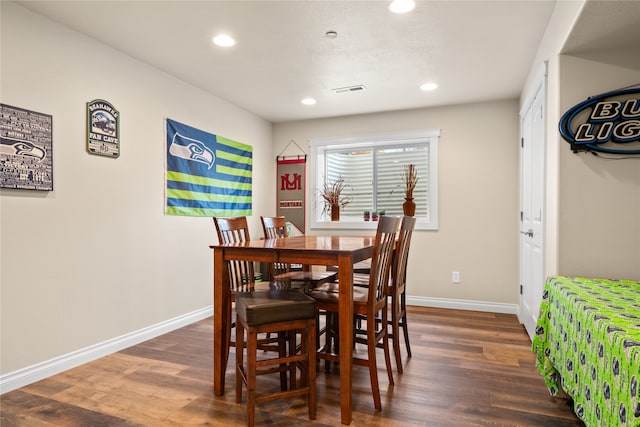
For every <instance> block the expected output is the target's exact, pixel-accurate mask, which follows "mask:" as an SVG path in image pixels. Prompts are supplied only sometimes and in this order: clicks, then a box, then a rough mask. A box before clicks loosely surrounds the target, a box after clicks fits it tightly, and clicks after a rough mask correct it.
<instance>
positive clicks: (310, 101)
mask: <svg viewBox="0 0 640 427" xmlns="http://www.w3.org/2000/svg"><path fill="white" fill-rule="evenodd" d="M300 102H302V103H303V104H304V105H313V104H315V103H316V100H315V99H313V98H305V99H303V100H302V101H300Z"/></svg>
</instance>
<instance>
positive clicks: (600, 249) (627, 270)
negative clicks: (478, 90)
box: [522, 0, 640, 280]
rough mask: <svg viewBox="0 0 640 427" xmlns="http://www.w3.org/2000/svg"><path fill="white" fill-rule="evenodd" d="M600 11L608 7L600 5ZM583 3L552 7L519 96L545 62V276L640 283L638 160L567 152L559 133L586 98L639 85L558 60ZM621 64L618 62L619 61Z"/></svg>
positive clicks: (601, 69) (612, 69)
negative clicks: (565, 116) (565, 118)
mask: <svg viewBox="0 0 640 427" xmlns="http://www.w3.org/2000/svg"><path fill="white" fill-rule="evenodd" d="M602 7H606V6H602ZM584 8H585V2H584V1H582V0H581V1H575V2H558V3H557V4H556V7H555V10H554V13H553V16H552V18H551V20H550V22H549V25H548V27H547V31H546V33H545V36H544V38H543V39H542V41H541V43H540V46H539V48H538V53H537V55H536V58H535V60H534V62H533V67H532V69H531V72H530V74H529V77H528V79H527V83H526V85H525V88H524V89H523V92H522V95H523V97H524V96H526V94H527V93H528V90H529V88H530V87H531V85H532V84H533V82H534V81H535V75H536V73H537V71H538V69H539V67H540V66H541V64H542V63H543V62H545V61H546V62H547V63H548V67H547V69H548V79H547V147H546V173H545V181H546V199H545V206H546V209H545V211H546V224H545V228H546V230H545V252H546V253H545V255H546V256H545V273H546V275H553V274H565V275H581V276H600V277H618V278H620V277H623V278H627V279H635V280H640V225H639V224H640V201H639V198H640V164H639V162H640V159H639V158H638V157H637V156H636V157H635V158H634V159H628V160H616V161H612V160H605V159H600V158H596V157H594V156H592V155H591V154H586V153H581V154H573V153H572V152H571V150H570V148H569V144H568V143H567V142H565V141H564V140H563V139H562V137H561V136H560V133H559V132H558V122H559V121H560V117H561V116H562V114H563V113H564V112H565V111H566V110H567V109H569V108H571V107H572V106H573V105H575V104H577V103H578V102H581V101H583V100H585V99H586V98H587V97H589V96H591V95H596V94H599V93H604V92H608V91H611V90H615V89H617V88H621V87H625V86H628V85H632V84H636V83H638V76H639V72H638V70H634V69H628V68H623V67H617V66H614V65H610V64H608V62H611V61H613V62H621V61H619V60H618V59H620V58H616V56H615V55H616V54H617V55H622V56H625V55H635V52H633V51H628V52H624V51H619V52H610V51H607V52H602V55H601V56H602V57H603V58H604V57H606V58H607V60H606V61H605V60H603V61H597V60H596V59H593V58H598V56H599V55H598V52H590V54H589V56H590V57H591V58H592V59H591V60H586V59H581V58H578V57H571V56H565V55H561V53H560V52H561V51H562V49H563V46H564V44H565V41H566V40H567V38H568V36H569V34H570V33H571V30H572V28H573V27H574V25H575V23H576V21H577V20H578V17H579V16H580V14H581V13H583V10H584ZM624 62H625V61H622V63H624Z"/></svg>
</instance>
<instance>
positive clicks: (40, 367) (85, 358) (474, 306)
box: [0, 296, 519, 394]
mask: <svg viewBox="0 0 640 427" xmlns="http://www.w3.org/2000/svg"><path fill="white" fill-rule="evenodd" d="M407 305H415V306H420V307H438V308H452V309H458V310H473V311H486V312H490V313H506V314H515V315H519V307H518V305H517V304H505V303H496V302H486V301H471V300H456V299H447V298H427V297H413V296H407ZM210 316H213V306H209V307H205V308H202V309H200V310H196V311H193V312H191V313H187V314H184V315H182V316H178V317H175V318H173V319H169V320H166V321H164V322H160V323H157V324H155V325H151V326H148V327H146V328H143V329H140V330H137V331H133V332H131V333H128V334H125V335H122V336H120V337H116V338H113V339H110V340H107V341H104V342H102V343H98V344H95V345H92V346H89V347H86V348H83V349H80V350H77V351H74V352H71V353H68V354H65V355H62V356H59V357H55V358H53V359H50V360H46V361H44V362H41V363H37V364H35V365H32V366H27V367H26V368H22V369H19V370H17V371H14V372H10V373H8V374H5V375H2V376H0V394H2V393H7V392H9V391H12V390H15V389H18V388H20V387H24V386H26V385H29V384H32V383H34V382H36V381H40V380H42V379H44V378H48V377H50V376H52V375H55V374H59V373H60V372H63V371H66V370H68V369H71V368H75V367H76V366H80V365H82V364H84V363H87V362H91V361H92V360H96V359H99V358H100V357H103V356H107V355H109V354H111V353H115V352H117V351H120V350H122V349H125V348H127V347H131V346H132V345H136V344H139V343H141V342H144V341H146V340H149V339H151V338H155V337H157V336H159V335H162V334H166V333H167V332H171V331H173V330H175V329H178V328H181V327H183V326H187V325H189V324H191V323H194V322H197V321H199V320H202V319H206V318H207V317H210Z"/></svg>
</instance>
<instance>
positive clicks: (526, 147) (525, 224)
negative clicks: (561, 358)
mask: <svg viewBox="0 0 640 427" xmlns="http://www.w3.org/2000/svg"><path fill="white" fill-rule="evenodd" d="M545 88H546V72H543V73H541V76H540V78H539V82H538V83H537V84H536V85H535V87H534V89H533V90H532V91H533V92H532V94H531V96H528V97H527V99H528V102H527V103H526V104H525V105H524V109H523V110H522V113H521V116H520V128H521V138H522V139H521V152H520V173H521V179H520V286H521V287H520V322H521V323H523V324H524V326H525V328H526V329H527V333H528V334H529V337H530V338H533V334H534V333H535V327H536V322H537V320H538V310H539V308H540V302H541V301H542V292H543V290H544V281H545V276H544V238H543V237H544V188H545V187H544V186H545V182H544V176H545V174H544V170H545V160H544V159H545V154H544V153H545V139H546V138H545V118H546V111H545Z"/></svg>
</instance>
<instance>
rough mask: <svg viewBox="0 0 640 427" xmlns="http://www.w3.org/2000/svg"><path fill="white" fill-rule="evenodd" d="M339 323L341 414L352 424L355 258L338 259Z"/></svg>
mask: <svg viewBox="0 0 640 427" xmlns="http://www.w3.org/2000/svg"><path fill="white" fill-rule="evenodd" d="M338 282H339V283H340V286H339V289H338V325H339V329H340V332H339V335H340V350H341V351H340V397H341V399H340V401H341V406H340V414H341V420H342V424H351V419H352V418H351V417H352V413H351V412H352V396H351V388H352V377H351V368H352V359H351V358H352V354H351V353H352V349H353V260H352V259H351V257H349V256H340V257H339V259H338Z"/></svg>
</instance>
